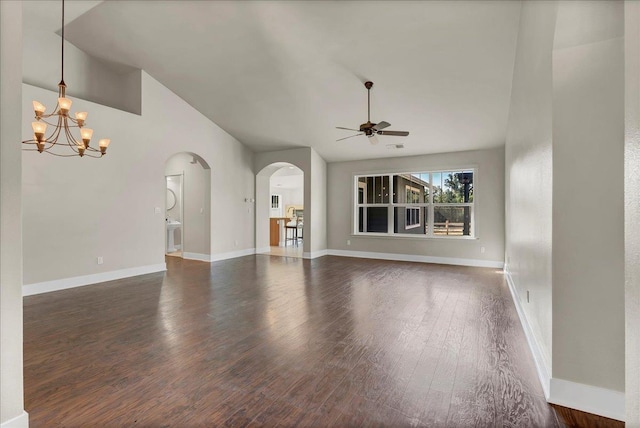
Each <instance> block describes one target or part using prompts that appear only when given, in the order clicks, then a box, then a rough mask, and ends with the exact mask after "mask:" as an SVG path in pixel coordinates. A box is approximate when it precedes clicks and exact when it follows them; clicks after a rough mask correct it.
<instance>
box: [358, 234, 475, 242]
mask: <svg viewBox="0 0 640 428" xmlns="http://www.w3.org/2000/svg"><path fill="white" fill-rule="evenodd" d="M350 236H351V237H352V238H384V239H389V238H391V239H415V240H418V241H420V240H430V239H438V240H441V239H444V240H450V241H477V240H478V239H479V238H478V237H477V236H422V235H421V236H416V235H411V234H406V235H398V234H389V233H366V234H364V233H352V234H351V235H350Z"/></svg>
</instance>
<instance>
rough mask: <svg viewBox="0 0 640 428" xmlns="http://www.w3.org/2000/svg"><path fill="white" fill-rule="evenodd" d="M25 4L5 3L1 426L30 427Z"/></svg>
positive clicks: (0, 48)
mask: <svg viewBox="0 0 640 428" xmlns="http://www.w3.org/2000/svg"><path fill="white" fill-rule="evenodd" d="M21 27H22V3H21V2H17V1H2V2H0V87H1V88H2V90H1V91H0V234H1V235H2V241H1V242H0V284H1V285H0V425H1V426H3V427H4V426H9V424H11V425H12V426H14V427H17V426H21V427H26V426H28V425H29V420H28V416H27V414H26V413H24V410H23V409H24V404H23V393H24V392H23V391H24V389H23V380H22V373H23V371H22V288H21V286H22V269H21V266H22V236H21V229H22V228H21V222H22V214H21V192H20V186H21V180H20V169H21V164H20V156H21V154H20V149H21V147H20V143H19V142H20V141H21V140H20V136H21V135H20V134H21V122H22V114H21V110H20V109H19V108H16V106H18V105H20V103H21V99H22V98H21V94H20V92H21V81H22V62H21V60H20V57H21V55H22V37H21V34H22V29H21Z"/></svg>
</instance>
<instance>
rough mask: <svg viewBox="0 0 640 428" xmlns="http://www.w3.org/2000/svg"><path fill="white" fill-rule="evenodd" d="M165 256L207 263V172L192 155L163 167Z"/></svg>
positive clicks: (172, 159)
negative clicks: (164, 186)
mask: <svg viewBox="0 0 640 428" xmlns="http://www.w3.org/2000/svg"><path fill="white" fill-rule="evenodd" d="M165 182H166V206H165V209H166V211H165V220H166V221H165V255H167V256H172V257H182V258H184V259H190V260H202V261H210V260H211V214H210V213H211V169H210V168H209V165H208V164H207V162H206V161H205V160H204V159H202V158H201V157H200V156H199V155H197V154H195V153H189V152H183V153H176V154H175V155H173V156H171V157H170V158H169V159H168V160H167V162H166V164H165Z"/></svg>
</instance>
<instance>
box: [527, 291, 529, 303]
mask: <svg viewBox="0 0 640 428" xmlns="http://www.w3.org/2000/svg"><path fill="white" fill-rule="evenodd" d="M527 303H529V290H527Z"/></svg>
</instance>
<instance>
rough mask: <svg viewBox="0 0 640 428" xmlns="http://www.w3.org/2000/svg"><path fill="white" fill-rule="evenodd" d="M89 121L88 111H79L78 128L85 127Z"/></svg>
mask: <svg viewBox="0 0 640 428" xmlns="http://www.w3.org/2000/svg"><path fill="white" fill-rule="evenodd" d="M86 119H87V112H86V111H79V112H77V113H76V122H78V126H80V127H82V126H84V121H85V120H86Z"/></svg>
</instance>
